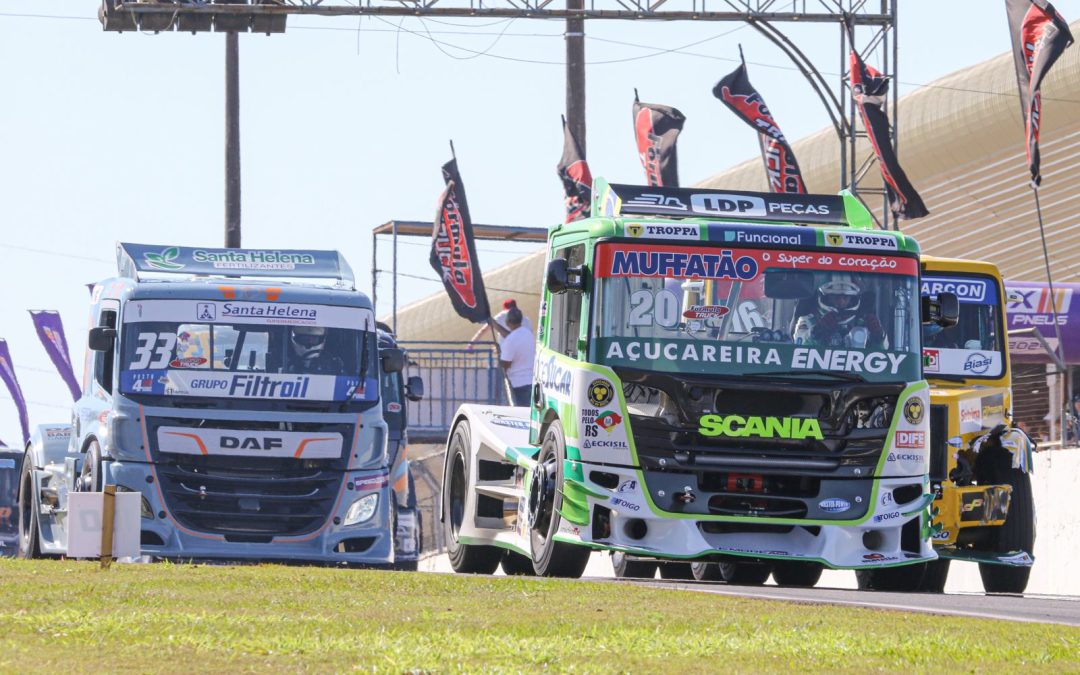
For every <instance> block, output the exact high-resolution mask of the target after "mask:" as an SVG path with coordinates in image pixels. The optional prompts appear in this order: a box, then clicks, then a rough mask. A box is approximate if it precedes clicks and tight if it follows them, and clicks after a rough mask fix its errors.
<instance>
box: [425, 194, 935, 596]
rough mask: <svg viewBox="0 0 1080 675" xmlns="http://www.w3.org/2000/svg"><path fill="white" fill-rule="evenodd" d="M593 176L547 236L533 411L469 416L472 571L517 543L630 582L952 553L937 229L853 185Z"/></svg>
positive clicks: (467, 517)
mask: <svg viewBox="0 0 1080 675" xmlns="http://www.w3.org/2000/svg"><path fill="white" fill-rule="evenodd" d="M593 191H594V192H593V210H592V213H593V214H594V215H593V217H591V218H588V219H584V220H580V221H577V222H574V223H571V224H568V225H562V226H559V227H556V228H553V229H552V230H551V233H550V235H549V256H548V267H547V274H546V279H545V288H544V295H543V304H542V305H541V320H540V324H539V329H538V334H537V357H536V367H535V370H534V380H535V384H534V387H533V397H532V401H531V405H530V406H529V407H528V408H502V409H496V408H487V407H476V406H473V407H469V406H465V407H463V408H462V410H461V411H460V412H459V416H458V421H457V424H456V426H455V430H454V431H453V432H452V434H451V437H450V441H449V444H448V452H447V464H446V467H445V471H446V475H445V478H444V486H443V494H444V505H443V518H444V524H446V525H447V541H448V542H450V544H449V548H450V560H451V564H452V565H454V566H455V569H457V570H458V571H466V570H468V571H484V570H485V569H487V567H488V566H490V565H491V564H492V561H493V560H495V559H496V558H497V556H498V555H499V552H498V551H497V549H498V548H502V549H505V550H507V551H508V553H504V554H502V555H503V557H502V560H501V562H502V564H503V566H504V569H505V568H507V567H510V568H511V569H520V568H522V567H525V564H524V563H528V564H529V565H531V569H532V571H534V572H536V573H538V574H550V575H560V576H574V575H578V574H580V573H581V571H582V570H583V569H584V565H585V564H586V562H587V559H588V555H589V551H590V549H600V550H608V551H612V552H614V556H613V562H614V565H615V570H616V574H618V575H620V576H652V575H653V574H654V573H655V571H656V570H657V566H659V570H660V573H661V574H662V575H664V576H670V577H687V576H690V575H691V574H693V575H694V576H695V577H697V578H699V579H707V578H723V579H725V580H727V581H732V582H737V583H763V582H764V581H765V580H766V579H767V578H768V577H769V576H770V574H771V575H773V577H774V578H775V579H776V580H777V582H778V583H782V584H791V585H813V583H815V582H816V580H817V578H818V577H819V576H820V573H821V570H822V568H823V567H834V568H851V569H859V568H866V569H869V570H870V571H871V572H877V571H881V570H885V569H888V568H892V567H896V566H903V565H910V564H915V563H919V562H925V561H928V560H933V559H934V558H935V554H934V551H933V548H932V546H931V544H930V539H929V525H930V522H929V521H930V519H929V504H930V501H931V499H932V494H931V492H930V490H929V481H928V475H927V474H928V468H929V453H928V445H927V441H928V437H929V425H928V420H927V415H926V413H927V411H928V408H929V398H928V386H927V384H926V382H925V381H924V380H923V379H922V368H921V362H920V335H919V330H920V321H921V314H920V300H919V293H918V276H919V248H918V244H917V243H916V242H915V241H914V240H913V239H912V238H910V237H908V236H906V235H904V234H902V233H898V232H883V231H877V230H872V229H870V228H871V227H872V219H871V217H870V214H869V212H867V211H866V209H865V207H863V206H862V205H861V204H860V203H859V202H858V201H857V200H856V199H855V198H853V197H852V196H851V195H839V196H834V195H778V194H768V193H748V192H737V191H721V190H696V189H673V188H654V187H639V186H626V185H612V184H608V183H606V182H605V181H603V180H602V179H598V180H597V181H596V182H595V183H594V186H593ZM523 561H524V562H523ZM498 562H499V561H498V560H495V564H498ZM507 571H510V570H509V569H508V570H507Z"/></svg>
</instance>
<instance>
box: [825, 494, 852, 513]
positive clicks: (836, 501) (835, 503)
mask: <svg viewBox="0 0 1080 675" xmlns="http://www.w3.org/2000/svg"><path fill="white" fill-rule="evenodd" d="M818 508H819V509H821V510H822V511H825V512H827V513H843V512H844V511H847V510H848V509H850V508H851V502H849V501H848V500H846V499H841V498H840V497H832V498H830V499H822V500H821V501H820V502H818Z"/></svg>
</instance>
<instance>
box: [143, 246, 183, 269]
mask: <svg viewBox="0 0 1080 675" xmlns="http://www.w3.org/2000/svg"><path fill="white" fill-rule="evenodd" d="M179 256H180V249H178V248H176V247H175V246H170V247H169V248H167V249H165V250H164V251H162V252H161V253H144V254H143V257H144V258H146V264H147V265H149V266H150V267H153V268H154V269H158V270H182V269H184V266H183V265H182V264H181V263H176V262H173V261H174V260H176V259H177V258H178V257H179Z"/></svg>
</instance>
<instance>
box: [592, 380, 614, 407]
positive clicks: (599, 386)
mask: <svg viewBox="0 0 1080 675" xmlns="http://www.w3.org/2000/svg"><path fill="white" fill-rule="evenodd" d="M586 394H587V395H588V397H589V403H592V404H593V405H594V406H596V407H598V408H599V407H601V406H605V405H607V404H608V403H611V401H612V399H614V398H615V388H614V387H612V386H611V383H610V382H608V381H607V380H604V379H596V380H593V381H592V382H590V383H589V388H588V389H587V390H586Z"/></svg>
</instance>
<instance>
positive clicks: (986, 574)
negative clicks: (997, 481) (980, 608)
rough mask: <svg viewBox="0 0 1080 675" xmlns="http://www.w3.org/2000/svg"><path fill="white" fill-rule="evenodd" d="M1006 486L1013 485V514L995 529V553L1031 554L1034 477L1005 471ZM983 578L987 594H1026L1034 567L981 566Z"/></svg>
mask: <svg viewBox="0 0 1080 675" xmlns="http://www.w3.org/2000/svg"><path fill="white" fill-rule="evenodd" d="M1002 473H1003V474H1004V475H1003V476H1002V477H1003V478H1004V480H1003V481H1001V482H1003V483H1008V484H1009V485H1011V486H1012V495H1011V496H1010V498H1009V512H1008V514H1006V516H1005V524H1004V525H1002V526H1000V527H998V528H995V529H996V532H995V533H994V535H995V536H994V542H993V548H992V549H991V550H992V551H994V552H995V553H1009V552H1011V551H1017V550H1021V551H1027V553H1028V554H1033V553H1034V549H1035V500H1034V496H1033V495H1032V492H1031V475H1030V474H1027V473H1024V472H1023V471H1021V470H1020V469H1012V468H1010V469H1008V470H1007V471H1004V472H1002ZM979 576H981V577H982V582H983V588H984V589H985V590H986V592H987V593H1023V592H1024V590H1025V589H1027V585H1028V578H1029V577H1030V576H1031V567H1009V566H1006V565H993V564H990V563H979Z"/></svg>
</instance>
